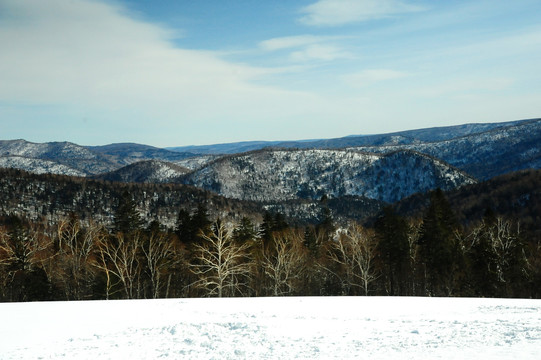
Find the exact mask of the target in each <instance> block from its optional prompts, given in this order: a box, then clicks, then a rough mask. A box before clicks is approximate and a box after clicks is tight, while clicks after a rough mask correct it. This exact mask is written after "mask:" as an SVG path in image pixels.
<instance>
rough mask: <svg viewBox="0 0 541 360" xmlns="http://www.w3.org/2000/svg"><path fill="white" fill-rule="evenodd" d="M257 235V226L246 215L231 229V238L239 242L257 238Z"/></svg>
mask: <svg viewBox="0 0 541 360" xmlns="http://www.w3.org/2000/svg"><path fill="white" fill-rule="evenodd" d="M257 236H258V231H257V227H256V226H255V225H254V224H253V223H252V221H251V220H250V219H249V218H247V217H246V216H244V217H243V218H242V219H241V220H240V223H239V225H238V226H237V227H236V228H235V230H234V231H233V239H234V240H235V241H236V242H238V243H241V244H244V243H246V242H249V241H253V240H255V239H256V238H257Z"/></svg>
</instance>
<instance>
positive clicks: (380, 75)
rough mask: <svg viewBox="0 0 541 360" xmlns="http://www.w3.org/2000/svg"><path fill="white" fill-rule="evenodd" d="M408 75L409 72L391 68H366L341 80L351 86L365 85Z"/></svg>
mask: <svg viewBox="0 0 541 360" xmlns="http://www.w3.org/2000/svg"><path fill="white" fill-rule="evenodd" d="M406 76H410V74H409V73H406V72H402V71H396V70H391V69H367V70H362V71H359V72H356V73H353V74H348V75H345V76H343V80H344V81H345V82H346V83H348V84H349V85H351V86H366V85H370V84H373V83H377V82H381V81H387V80H395V79H400V78H403V77H406Z"/></svg>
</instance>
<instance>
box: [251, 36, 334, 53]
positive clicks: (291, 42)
mask: <svg viewBox="0 0 541 360" xmlns="http://www.w3.org/2000/svg"><path fill="white" fill-rule="evenodd" d="M328 40H329V37H328V36H315V35H296V36H283V37H277V38H272V39H268V40H263V41H261V42H260V43H259V47H260V48H261V49H263V50H265V51H276V50H283V49H291V48H296V47H301V46H306V45H312V44H317V43H321V42H325V41H328Z"/></svg>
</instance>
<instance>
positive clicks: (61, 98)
mask: <svg viewBox="0 0 541 360" xmlns="http://www.w3.org/2000/svg"><path fill="white" fill-rule="evenodd" d="M539 14H541V2H539V1H538V0H516V1H500V0H490V1H483V0H477V1H476V0H473V1H421V0H319V1H318V0H302V1H291V0H273V1H258V0H237V1H233V0H198V1H192V0H176V1H173V0H159V1H150V0H139V1H136V0H103V1H101V0H47V1H43V0H0V49H2V51H0V124H1V128H2V130H1V131H2V135H1V136H0V138H1V139H16V138H24V139H27V140H29V141H35V142H45V141H72V142H75V143H79V144H83V145H101V144H108V143H113V142H138V143H144V144H149V145H154V146H160V147H162V146H163V147H164V146H181V145H194V144H212V143H224V142H233V141H248V140H296V139H314V138H330V137H340V136H346V135H352V134H374V133H385V132H392V131H399V130H407V129H415V128H423V127H431V126H444V125H454V124H463V123H470V122H499V121H508V120H517V119H526V118H533V117H539V116H541V111H540V108H541V71H539V70H540V66H539V64H541V22H540V21H539Z"/></svg>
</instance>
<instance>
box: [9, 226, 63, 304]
mask: <svg viewBox="0 0 541 360" xmlns="http://www.w3.org/2000/svg"><path fill="white" fill-rule="evenodd" d="M52 256H53V252H52V240H51V239H50V238H48V237H46V236H44V234H43V232H41V231H39V229H38V228H37V226H31V227H25V226H23V225H22V224H21V223H16V224H15V225H14V226H12V228H11V229H10V230H7V229H5V228H2V229H1V230H0V266H2V270H3V271H2V284H1V285H2V288H3V289H7V288H9V289H10V291H11V295H10V296H9V298H10V299H11V300H15V301H28V300H46V299H48V293H49V290H50V289H49V285H48V282H50V281H51V277H50V273H47V272H46V271H45V270H44V269H43V265H44V263H45V262H46V261H47V260H48V259H50V258H51V257H52ZM41 274H43V277H42V276H41ZM44 277H45V278H44ZM26 281H31V282H34V281H36V282H35V284H34V285H32V286H31V287H27V286H25V282H26ZM38 283H39V284H38ZM33 287H35V289H34V288H33ZM38 288H39V289H38ZM2 291H5V290H2ZM30 292H33V295H30Z"/></svg>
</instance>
